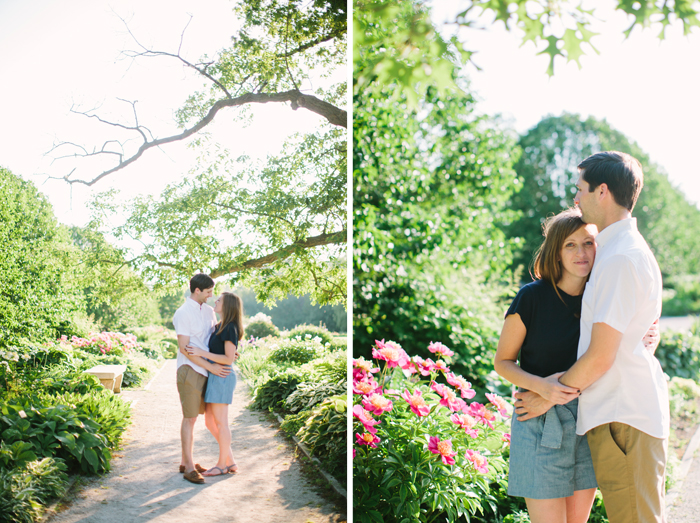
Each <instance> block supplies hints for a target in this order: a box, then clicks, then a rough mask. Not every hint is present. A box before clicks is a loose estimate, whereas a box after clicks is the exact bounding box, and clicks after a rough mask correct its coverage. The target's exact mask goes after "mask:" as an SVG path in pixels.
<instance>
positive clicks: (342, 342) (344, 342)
mask: <svg viewBox="0 0 700 523" xmlns="http://www.w3.org/2000/svg"><path fill="white" fill-rule="evenodd" d="M347 348H348V339H347V337H340V336H334V337H333V339H332V340H331V342H330V345H328V350H329V351H330V352H335V351H339V350H347Z"/></svg>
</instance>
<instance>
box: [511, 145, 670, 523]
mask: <svg viewBox="0 0 700 523" xmlns="http://www.w3.org/2000/svg"><path fill="white" fill-rule="evenodd" d="M578 168H579V174H580V176H579V180H578V183H577V184H576V186H577V188H578V192H577V193H576V198H575V200H574V203H575V204H576V205H578V207H579V208H580V209H581V213H582V215H583V221H585V222H586V223H592V224H595V225H596V226H597V227H598V230H599V231H600V232H599V234H598V236H597V237H596V243H597V245H598V247H597V252H596V259H595V263H594V266H593V271H592V272H591V275H590V279H589V281H588V283H587V284H586V289H585V291H584V294H583V303H582V307H581V336H580V338H579V347H578V361H577V362H576V363H575V364H574V365H573V366H572V367H571V368H570V369H569V370H568V371H567V372H566V373H565V374H564V375H563V376H561V378H560V379H559V381H561V383H563V384H565V385H568V386H571V387H575V388H577V389H579V390H581V391H582V393H581V396H580V397H579V407H578V421H577V427H576V432H577V433H578V434H580V435H583V434H586V435H587V437H588V444H589V446H590V448H591V455H592V457H593V466H594V469H595V473H596V480H597V481H598V486H599V487H600V490H601V491H602V493H603V499H604V501H605V508H606V510H607V513H608V518H609V520H610V522H611V523H622V522H635V523H636V522H662V521H664V515H663V512H664V491H665V488H664V486H665V485H664V483H665V481H664V472H665V467H666V460H667V454H668V435H669V405H668V390H667V385H666V379H665V377H664V373H663V371H662V369H661V366H660V365H659V362H658V360H657V359H656V358H655V357H654V356H653V355H652V354H651V352H649V351H648V350H646V349H645V347H644V343H643V341H642V338H643V337H644V335H645V333H646V331H647V329H649V327H650V326H651V324H652V323H653V322H654V321H655V320H656V318H658V317H659V316H660V315H661V288H662V282H661V273H660V271H659V267H658V264H657V263H656V259H655V258H654V255H653V254H652V252H651V250H650V249H649V247H648V246H647V244H646V242H645V241H644V238H643V237H642V236H641V235H640V234H639V231H638V230H637V221H636V219H635V218H632V214H631V212H632V209H633V208H634V205H635V203H636V201H637V197H638V196H639V193H640V191H641V189H642V185H643V174H642V167H641V165H640V163H639V162H638V161H637V160H636V159H635V158H633V157H632V156H630V155H628V154H625V153H620V152H616V151H608V152H603V153H598V154H594V155H592V156H590V157H588V158H586V159H585V160H584V161H583V162H581V164H579V166H578ZM519 396H520V395H519ZM530 400H533V398H532V397H531V396H529V395H528V396H523V398H522V399H521V400H519V401H518V402H516V406H517V407H518V408H517V409H516V412H517V413H523V412H527V413H528V414H527V418H529V417H534V416H536V415H538V413H537V412H536V411H537V407H535V406H534V404H533V403H530ZM545 410H546V409H545ZM527 418H522V419H527Z"/></svg>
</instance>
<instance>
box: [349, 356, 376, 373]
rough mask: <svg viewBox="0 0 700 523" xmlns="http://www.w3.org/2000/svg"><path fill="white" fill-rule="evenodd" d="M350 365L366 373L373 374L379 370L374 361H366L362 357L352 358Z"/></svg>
mask: <svg viewBox="0 0 700 523" xmlns="http://www.w3.org/2000/svg"><path fill="white" fill-rule="evenodd" d="M352 366H353V368H354V369H357V370H359V371H361V372H365V373H367V374H370V373H372V374H374V373H377V372H379V367H375V366H374V363H372V362H371V361H367V360H366V359H364V358H357V359H354V360H352Z"/></svg>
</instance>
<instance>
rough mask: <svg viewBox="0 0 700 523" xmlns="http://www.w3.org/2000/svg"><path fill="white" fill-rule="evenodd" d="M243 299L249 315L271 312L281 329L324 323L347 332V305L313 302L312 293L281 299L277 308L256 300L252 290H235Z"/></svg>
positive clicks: (269, 314) (268, 313) (269, 313)
mask: <svg viewBox="0 0 700 523" xmlns="http://www.w3.org/2000/svg"><path fill="white" fill-rule="evenodd" d="M233 292H235V293H236V294H238V295H239V296H240V297H241V299H242V300H243V310H244V311H245V314H246V316H255V315H256V314H257V313H258V312H262V313H264V314H267V315H268V316H270V318H272V323H274V324H275V325H276V326H277V327H279V328H280V329H285V330H290V329H293V328H294V327H296V326H297V325H318V324H319V323H322V324H323V325H325V326H326V328H327V329H328V330H330V331H333V332H347V330H348V320H347V318H348V315H347V311H346V310H345V306H344V305H312V304H311V299H310V297H309V296H308V295H304V296H293V295H291V294H290V295H289V296H287V297H286V298H285V299H283V300H279V301H277V303H275V306H274V307H271V308H270V307H266V306H265V305H264V304H263V303H261V302H259V301H258V300H256V299H255V293H254V292H253V291H251V290H250V289H244V288H236V289H234V290H233Z"/></svg>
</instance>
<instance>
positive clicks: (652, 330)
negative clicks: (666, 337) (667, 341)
mask: <svg viewBox="0 0 700 523" xmlns="http://www.w3.org/2000/svg"><path fill="white" fill-rule="evenodd" d="M642 341H643V342H644V348H645V349H646V350H648V351H649V352H651V353H652V354H654V353H655V352H656V347H658V346H659V342H660V341H661V333H660V332H659V320H656V321H655V322H654V323H652V324H651V327H649V330H648V331H647V333H646V334H645V335H644V337H643V338H642Z"/></svg>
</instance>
